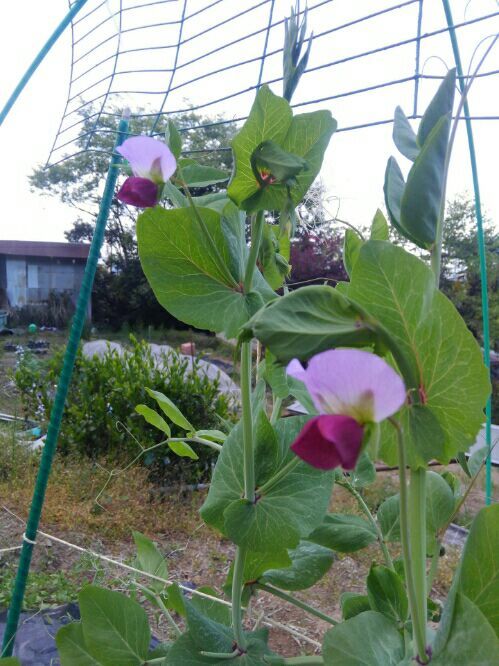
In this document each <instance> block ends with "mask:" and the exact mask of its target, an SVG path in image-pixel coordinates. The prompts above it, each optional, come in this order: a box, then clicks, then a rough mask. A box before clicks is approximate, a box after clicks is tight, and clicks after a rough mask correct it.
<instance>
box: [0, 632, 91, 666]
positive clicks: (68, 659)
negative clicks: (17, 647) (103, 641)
mask: <svg viewBox="0 0 499 666" xmlns="http://www.w3.org/2000/svg"><path fill="white" fill-rule="evenodd" d="M55 643H56V645H57V650H58V652H59V657H60V659H61V666H98V665H99V664H102V662H101V661H97V659H95V658H94V657H93V656H92V655H91V654H90V653H89V652H88V649H87V645H86V643H85V636H84V635H83V625H82V623H81V622H71V623H70V624H67V625H66V626H65V627H61V628H60V629H59V631H58V632H57V634H56V637H55ZM19 663H20V662H18V661H17V660H16V661H15V662H14V661H12V663H11V664H10V666H14V664H19ZM0 664H1V665H2V666H9V660H8V659H7V660H6V661H5V664H4V660H3V659H0Z"/></svg>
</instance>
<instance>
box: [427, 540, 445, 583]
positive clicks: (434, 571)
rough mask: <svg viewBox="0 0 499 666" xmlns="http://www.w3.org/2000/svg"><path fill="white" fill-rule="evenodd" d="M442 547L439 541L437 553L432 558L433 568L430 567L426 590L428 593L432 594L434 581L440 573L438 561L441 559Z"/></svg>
mask: <svg viewBox="0 0 499 666" xmlns="http://www.w3.org/2000/svg"><path fill="white" fill-rule="evenodd" d="M441 547H442V544H441V543H440V541H437V545H436V547H435V553H434V555H433V557H432V558H431V566H430V571H429V572H428V576H427V579H426V590H427V592H428V593H430V592H431V587H432V585H433V581H434V580H435V576H436V575H437V571H438V561H439V559H440V548H441Z"/></svg>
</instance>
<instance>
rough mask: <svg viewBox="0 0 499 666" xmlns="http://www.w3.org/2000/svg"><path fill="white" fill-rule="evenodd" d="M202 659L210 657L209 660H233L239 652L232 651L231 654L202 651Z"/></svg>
mask: <svg viewBox="0 0 499 666" xmlns="http://www.w3.org/2000/svg"><path fill="white" fill-rule="evenodd" d="M200 654H201V655H202V656H203V657H210V658H211V659H227V660H229V659H235V658H236V657H238V656H239V655H240V654H241V653H240V651H239V650H234V651H233V652H205V651H204V650H202V651H201V653H200Z"/></svg>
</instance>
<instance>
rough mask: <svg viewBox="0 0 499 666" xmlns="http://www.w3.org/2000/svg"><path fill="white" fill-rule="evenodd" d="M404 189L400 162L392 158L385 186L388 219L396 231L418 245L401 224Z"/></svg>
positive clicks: (388, 166)
mask: <svg viewBox="0 0 499 666" xmlns="http://www.w3.org/2000/svg"><path fill="white" fill-rule="evenodd" d="M404 188H405V180H404V176H403V175H402V171H401V170H400V167H399V165H398V162H397V160H396V159H395V158H394V157H390V158H389V159H388V162H387V164H386V170H385V183H384V185H383V192H384V194H385V205H386V210H387V211H388V217H389V218H390V222H391V223H392V224H393V226H394V227H395V229H396V230H397V231H398V232H399V233H400V234H402V236H404V237H405V238H407V239H408V240H410V241H412V242H413V243H416V244H417V240H416V238H414V237H413V236H412V235H411V234H410V233H409V232H408V231H406V230H405V229H403V228H402V226H401V224H400V206H401V203H402V196H403V194H404Z"/></svg>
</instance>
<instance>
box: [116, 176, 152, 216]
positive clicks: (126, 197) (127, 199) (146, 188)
mask: <svg viewBox="0 0 499 666" xmlns="http://www.w3.org/2000/svg"><path fill="white" fill-rule="evenodd" d="M116 198H117V199H119V200H120V201H123V203H126V204H130V205H131V206H137V208H153V207H154V206H155V205H156V204H157V203H158V199H159V185H156V183H153V182H152V180H149V179H148V178H137V177H136V176H130V178H127V179H126V180H125V182H124V183H123V185H122V186H121V188H120V190H119V192H118V193H117V195H116Z"/></svg>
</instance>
